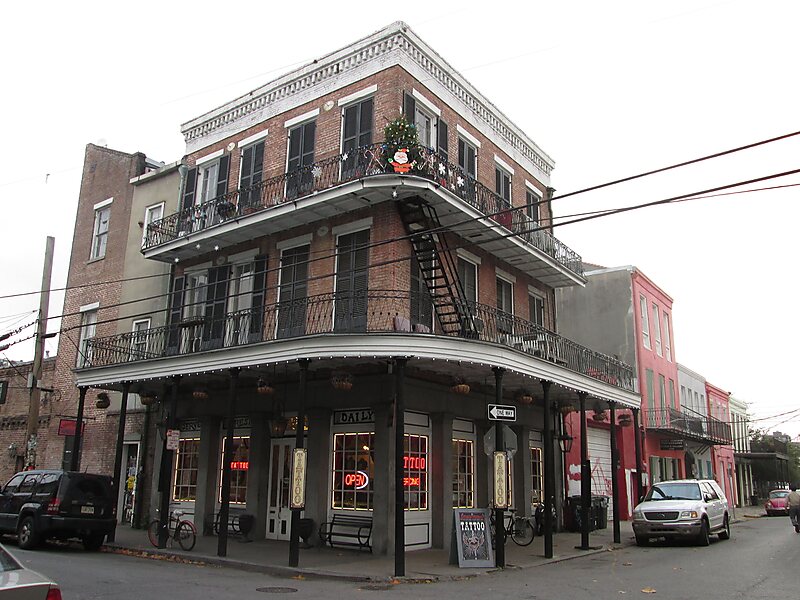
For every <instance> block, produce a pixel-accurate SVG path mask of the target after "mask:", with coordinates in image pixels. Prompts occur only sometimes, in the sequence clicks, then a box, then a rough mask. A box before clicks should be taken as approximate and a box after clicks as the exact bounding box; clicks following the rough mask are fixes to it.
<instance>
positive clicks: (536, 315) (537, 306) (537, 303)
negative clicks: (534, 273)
mask: <svg viewBox="0 0 800 600" xmlns="http://www.w3.org/2000/svg"><path fill="white" fill-rule="evenodd" d="M528 304H529V306H530V311H531V316H530V319H531V323H536V324H537V325H541V326H542V327H544V298H542V297H541V296H537V295H536V294H528Z"/></svg>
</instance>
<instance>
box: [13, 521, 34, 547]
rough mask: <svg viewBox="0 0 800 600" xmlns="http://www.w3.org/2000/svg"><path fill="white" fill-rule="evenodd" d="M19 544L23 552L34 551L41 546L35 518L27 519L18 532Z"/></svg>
mask: <svg viewBox="0 0 800 600" xmlns="http://www.w3.org/2000/svg"><path fill="white" fill-rule="evenodd" d="M17 543H18V544H19V547H20V548H22V549H23V550H32V549H33V548H36V546H38V545H39V534H38V533H37V531H36V524H35V523H34V521H33V517H25V518H24V519H22V523H20V525H19V529H18V530H17Z"/></svg>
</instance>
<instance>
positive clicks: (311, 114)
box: [283, 108, 319, 129]
mask: <svg viewBox="0 0 800 600" xmlns="http://www.w3.org/2000/svg"><path fill="white" fill-rule="evenodd" d="M318 116H319V109H318V108H315V109H314V110H310V111H308V112H306V113H303V114H302V115H297V116H296V117H294V118H291V119H289V120H288V121H285V122H284V124H283V126H284V127H285V128H286V129H289V128H290V127H294V126H295V125H299V124H300V123H304V122H306V121H310V120H311V119H316V118H317V117H318Z"/></svg>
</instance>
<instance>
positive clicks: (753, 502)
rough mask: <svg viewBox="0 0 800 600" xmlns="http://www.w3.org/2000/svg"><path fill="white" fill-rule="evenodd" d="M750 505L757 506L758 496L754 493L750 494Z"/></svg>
mask: <svg viewBox="0 0 800 600" xmlns="http://www.w3.org/2000/svg"><path fill="white" fill-rule="evenodd" d="M750 506H758V496H756V495H755V494H753V495H752V496H750Z"/></svg>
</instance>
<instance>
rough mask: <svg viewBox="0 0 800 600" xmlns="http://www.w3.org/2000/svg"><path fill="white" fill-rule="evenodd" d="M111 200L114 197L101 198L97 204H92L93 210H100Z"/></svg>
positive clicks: (112, 200)
mask: <svg viewBox="0 0 800 600" xmlns="http://www.w3.org/2000/svg"><path fill="white" fill-rule="evenodd" d="M112 202H114V198H108V199H106V200H103V201H102V202H98V203H97V204H95V205H94V210H100V209H101V208H105V207H106V206H108V205H109V204H111V203H112Z"/></svg>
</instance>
